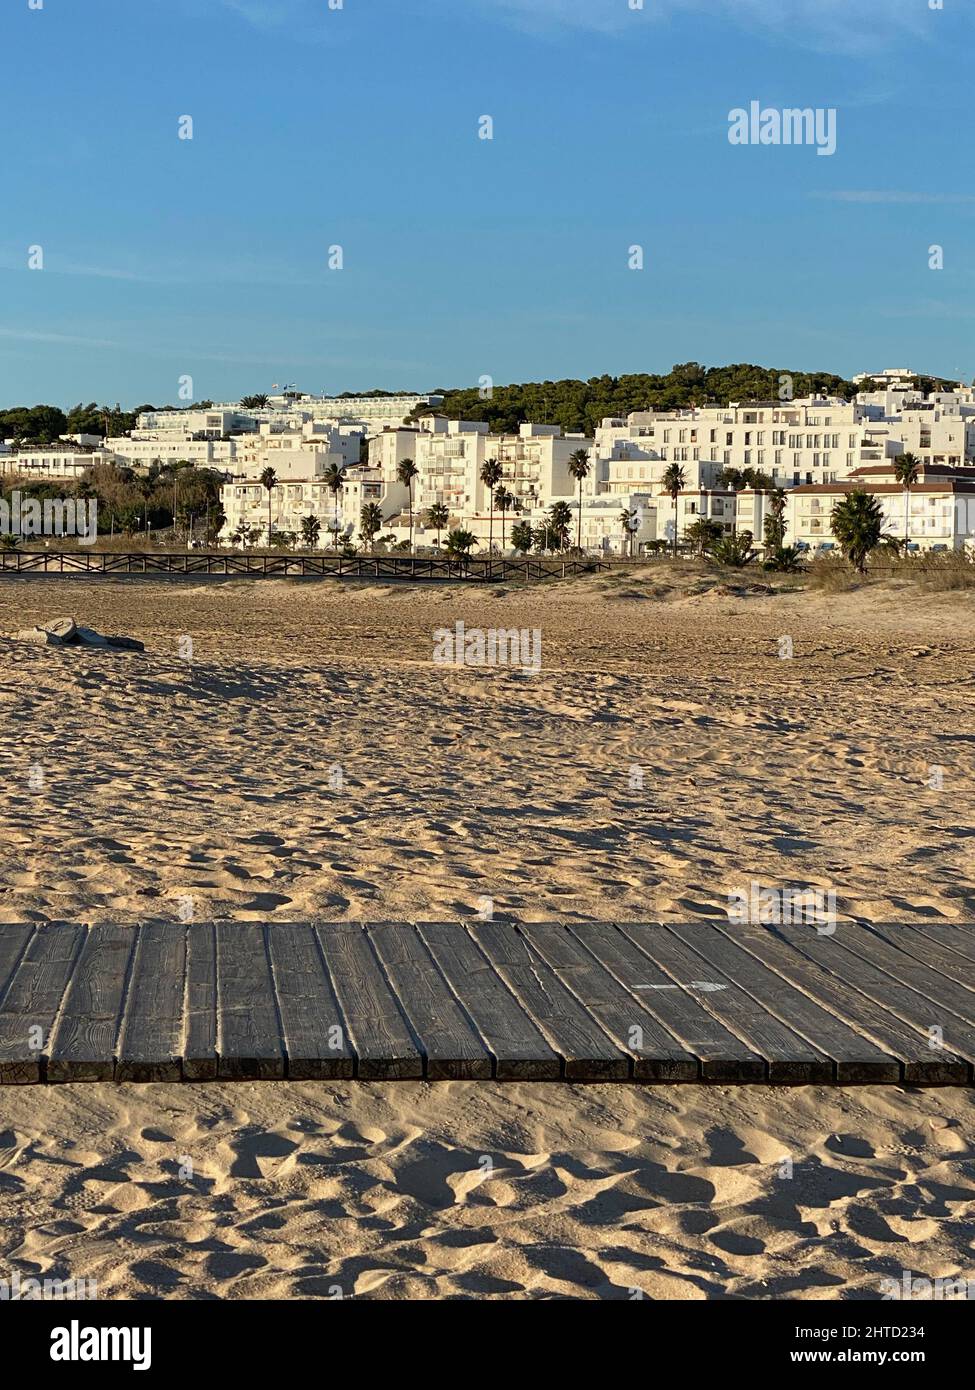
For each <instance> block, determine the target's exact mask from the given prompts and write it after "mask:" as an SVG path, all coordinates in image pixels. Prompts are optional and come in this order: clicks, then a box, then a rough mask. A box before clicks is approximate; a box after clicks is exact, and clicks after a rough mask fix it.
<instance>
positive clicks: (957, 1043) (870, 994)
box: [776, 925, 975, 1084]
mask: <svg viewBox="0 0 975 1390" xmlns="http://www.w3.org/2000/svg"><path fill="white" fill-rule="evenodd" d="M776 930H777V931H778V932H779V933H780V934H781V935H782V936H783V937H784V938H785V940H786V941H788V942H789V944H790V945H791V946H794V947H795V948H796V949H797V950H800V951H802V952H803V953H804V954H805V955H807V956H809V958H810V959H811V960H814V961H815V962H816V963H817V965H820V966H822V967H823V969H825V970H829V971H831V972H832V973H833V974H835V975H837V976H838V977H840V978H841V979H843V980H845V981H847V982H848V983H849V984H851V985H852V986H853V987H854V988H855V989H856V990H857V991H859V992H860V993H861V994H862V995H864V996H865V997H866V998H868V999H871V1000H872V1001H873V1002H874V1003H875V1004H880V1005H881V1006H882V1007H883V1008H885V1009H887V1010H888V1011H889V1012H890V1013H892V1014H895V1015H896V1016H897V1017H898V1018H900V1019H902V1020H903V1021H904V1022H905V1023H908V1024H910V1025H911V1026H912V1027H914V1028H915V1029H916V1030H917V1031H918V1032H919V1033H920V1034H921V1035H922V1037H923V1038H924V1040H925V1041H924V1043H923V1044H922V1047H921V1048H920V1049H919V1051H920V1052H921V1054H922V1055H925V1054H926V1055H927V1056H931V1057H932V1058H933V1059H934V1060H935V1061H937V1059H938V1057H939V1056H943V1057H944V1063H945V1064H947V1066H948V1067H949V1068H951V1067H955V1068H957V1081H958V1082H959V1084H961V1083H964V1082H965V1081H968V1080H970V1078H971V1074H972V1072H971V1063H972V1062H973V1060H975V1027H972V1025H971V1024H969V1023H966V1022H965V1021H964V1020H963V1019H960V1018H958V1017H957V1016H956V1015H955V1014H953V1013H952V1012H951V1010H950V1009H949V1008H948V1007H947V1006H946V1005H943V1004H939V1003H936V1002H935V1001H934V1000H931V999H928V998H927V997H926V996H925V995H923V994H920V993H918V991H917V990H915V989H913V988H911V987H910V986H909V985H905V984H903V983H902V982H901V981H900V980H898V979H896V978H895V977H894V976H893V975H889V974H887V973H886V971H884V970H882V969H881V968H880V967H879V966H876V965H873V964H871V962H869V961H867V960H865V959H864V958H863V957H862V956H860V955H858V954H857V952H856V951H854V950H851V949H850V948H848V947H846V946H844V944H843V933H842V928H841V927H840V928H838V929H837V931H836V932H835V934H832V935H830V936H820V935H819V934H818V933H817V932H816V931H814V930H812V929H811V928H809V927H794V926H787V925H783V926H780V927H777V928H776ZM935 1028H940V1029H941V1030H942V1034H943V1036H944V1043H943V1045H939V1044H935V1045H932V1044H931V1041H930V1039H931V1036H932V1033H931V1030H932V1029H935ZM955 1054H958V1055H957V1056H956V1055H955ZM963 1058H964V1061H963V1060H962V1059H963Z"/></svg>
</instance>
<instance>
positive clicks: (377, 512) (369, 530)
mask: <svg viewBox="0 0 975 1390" xmlns="http://www.w3.org/2000/svg"><path fill="white" fill-rule="evenodd" d="M382 528H383V509H382V507H381V506H380V505H379V503H378V502H364V503H363V504H362V510H361V511H360V512H359V530H360V532H361V533H362V539H363V540H364V541H365V543H366V545H368V547H369V549H370V551H371V550H372V548H373V542H374V541H375V539H376V537H377V536H378V535H379V532H380V531H381V530H382Z"/></svg>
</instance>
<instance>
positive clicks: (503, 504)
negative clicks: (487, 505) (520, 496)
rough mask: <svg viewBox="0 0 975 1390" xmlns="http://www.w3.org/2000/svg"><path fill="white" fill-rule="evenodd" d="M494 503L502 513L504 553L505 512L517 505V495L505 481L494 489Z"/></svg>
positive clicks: (502, 549)
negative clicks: (509, 488) (508, 487)
mask: <svg viewBox="0 0 975 1390" xmlns="http://www.w3.org/2000/svg"><path fill="white" fill-rule="evenodd" d="M494 505H495V506H496V507H497V509H498V511H499V512H500V513H501V553H502V555H503V554H504V514H505V512H507V511H510V510H511V508H512V507H513V506H514V505H515V495H514V493H513V492H509V491H508V489H507V488H506V487H505V486H504V484H503V483H501V484H499V486H498V487H496V488H495V489H494Z"/></svg>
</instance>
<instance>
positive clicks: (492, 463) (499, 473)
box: [481, 459, 504, 555]
mask: <svg viewBox="0 0 975 1390" xmlns="http://www.w3.org/2000/svg"><path fill="white" fill-rule="evenodd" d="M503 477H504V469H503V468H502V467H501V465H500V463H498V461H497V459H485V460H484V462H483V463H482V464H481V482H482V483H483V484H484V486H485V487H486V488H487V490H488V508H489V511H488V554H489V555H491V554H492V553H493V551H494V489H495V488H496V487H497V485H498V483H500V481H501V479H502V478H503Z"/></svg>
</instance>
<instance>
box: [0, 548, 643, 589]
mask: <svg viewBox="0 0 975 1390" xmlns="http://www.w3.org/2000/svg"><path fill="white" fill-rule="evenodd" d="M616 567H617V568H619V562H617V564H616ZM613 568H614V565H613V562H611V561H608V560H600V559H598V558H597V557H596V556H592V557H589V556H581V557H578V558H575V559H555V558H546V557H544V556H542V557H532V556H529V555H524V556H518V557H513V556H511V557H509V556H497V555H496V556H489V555H481V556H478V555H471V556H469V557H468V558H467V559H466V560H461V559H454V560H451V559H448V558H447V557H446V556H440V555H342V554H341V553H339V554H336V553H334V552H332V553H329V552H327V551H322V552H319V553H318V554H315V555H294V554H291V553H290V552H288V551H286V550H281V551H276V552H273V553H270V554H267V555H255V554H252V553H250V552H249V551H246V550H245V551H243V552H237V551H228V550H223V551H212V550H177V551H173V552H167V551H156V550H147V551H144V550H136V551H121V550H63V551H62V550H0V575H4V574H70V575H73V576H84V575H126V574H141V575H181V574H189V575H196V576H200V575H208V574H209V575H250V576H251V577H252V578H263V579H280V578H287V577H291V578H306V579H316V578H317V579H394V580H395V579H408V580H410V581H411V582H414V581H427V582H430V581H437V580H440V581H443V580H449V581H451V582H455V581H458V580H463V581H464V582H465V583H482V584H496V583H499V582H501V581H511V580H518V581H521V582H523V583H536V582H538V581H539V580H543V579H567V578H571V577H572V576H574V575H580V574H594V573H596V572H597V571H599V570H612V569H613Z"/></svg>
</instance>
